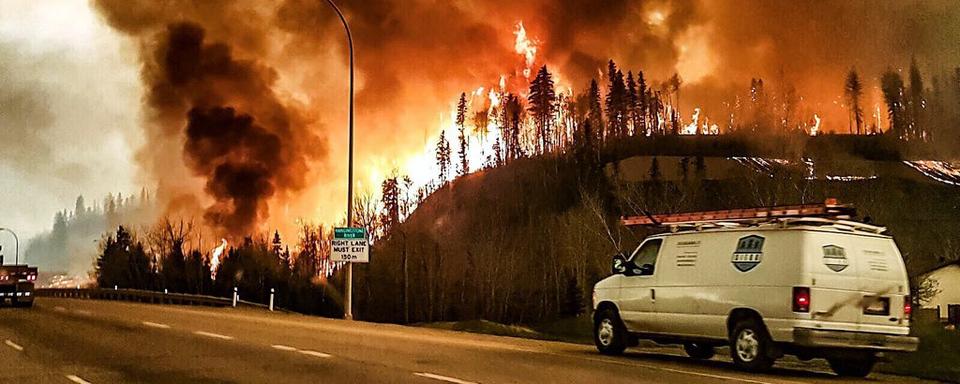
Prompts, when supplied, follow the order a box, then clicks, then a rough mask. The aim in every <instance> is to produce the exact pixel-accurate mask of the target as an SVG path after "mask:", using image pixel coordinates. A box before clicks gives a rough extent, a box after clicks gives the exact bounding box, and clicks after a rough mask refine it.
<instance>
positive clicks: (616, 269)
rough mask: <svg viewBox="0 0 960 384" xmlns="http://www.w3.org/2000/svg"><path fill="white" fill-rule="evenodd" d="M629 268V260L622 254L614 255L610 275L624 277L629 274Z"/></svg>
mask: <svg viewBox="0 0 960 384" xmlns="http://www.w3.org/2000/svg"><path fill="white" fill-rule="evenodd" d="M628 270H629V268H628V267H627V258H626V257H625V256H623V254H622V253H618V254H616V255H613V262H612V263H611V266H610V273H612V274H614V275H622V274H625V273H627V271H628Z"/></svg>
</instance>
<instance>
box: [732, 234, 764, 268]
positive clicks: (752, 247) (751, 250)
mask: <svg viewBox="0 0 960 384" xmlns="http://www.w3.org/2000/svg"><path fill="white" fill-rule="evenodd" d="M762 258H763V236H757V235H750V236H746V237H741V238H740V240H739V241H737V250H736V251H734V252H733V259H732V260H731V261H732V262H733V266H734V267H736V268H737V270H739V271H740V272H746V271H749V270H751V269H753V268H754V267H756V266H757V265H758V264H760V261H762V260H761V259H762Z"/></svg>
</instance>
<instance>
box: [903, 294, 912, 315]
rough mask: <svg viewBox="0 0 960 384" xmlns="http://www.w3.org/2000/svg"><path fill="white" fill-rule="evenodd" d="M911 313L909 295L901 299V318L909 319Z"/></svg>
mask: <svg viewBox="0 0 960 384" xmlns="http://www.w3.org/2000/svg"><path fill="white" fill-rule="evenodd" d="M911 313H913V302H912V301H910V295H906V296H904V297H903V317H905V318H908V319H909V318H910V314H911Z"/></svg>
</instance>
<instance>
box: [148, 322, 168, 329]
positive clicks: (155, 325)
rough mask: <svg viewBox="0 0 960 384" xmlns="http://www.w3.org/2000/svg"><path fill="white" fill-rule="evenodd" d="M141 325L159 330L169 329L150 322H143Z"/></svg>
mask: <svg viewBox="0 0 960 384" xmlns="http://www.w3.org/2000/svg"><path fill="white" fill-rule="evenodd" d="M143 325H146V326H148V327H154V328H161V329H168V328H170V326H169V325H166V324H161V323H154V322H152V321H144V322H143Z"/></svg>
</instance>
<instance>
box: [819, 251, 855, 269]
mask: <svg viewBox="0 0 960 384" xmlns="http://www.w3.org/2000/svg"><path fill="white" fill-rule="evenodd" d="M823 263H824V264H826V265H827V268H830V269H831V270H833V271H834V272H840V271H842V270H844V269H847V266H848V265H850V263H848V262H847V251H845V250H844V249H843V247H838V246H836V245H824V246H823Z"/></svg>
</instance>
